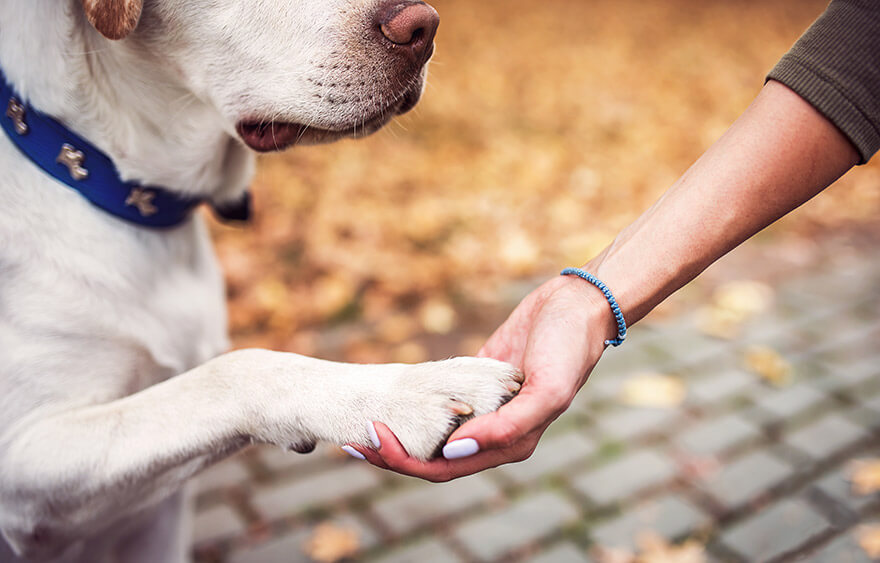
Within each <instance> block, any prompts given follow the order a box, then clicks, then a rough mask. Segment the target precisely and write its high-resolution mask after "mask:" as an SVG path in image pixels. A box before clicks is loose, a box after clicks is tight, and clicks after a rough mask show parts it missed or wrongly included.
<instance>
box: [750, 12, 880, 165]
mask: <svg viewBox="0 0 880 563" xmlns="http://www.w3.org/2000/svg"><path fill="white" fill-rule="evenodd" d="M767 78H768V79H773V80H777V81H779V82H782V83H783V84H785V85H786V86H788V87H789V88H791V89H792V90H794V91H795V92H797V93H798V94H799V95H800V96H801V97H802V98H804V99H805V100H806V101H807V102H809V103H810V104H811V105H812V106H813V107H815V108H816V109H817V110H818V111H819V112H821V113H822V114H823V115H824V116H825V117H827V118H828V119H829V120H830V121H831V122H832V123H834V124H835V125H836V126H837V128H838V129H840V130H841V131H842V132H843V134H844V135H846V136H847V137H848V138H849V140H850V141H852V144H853V145H854V146H855V147H856V148H857V149H858V151H859V154H860V155H861V163H862V164H864V163H865V162H867V161H868V160H869V159H870V158H871V156H873V155H874V153H875V152H877V150H878V149H880V0H833V1H832V2H831V4H830V5H829V6H828V9H827V10H826V11H825V13H823V14H822V15H821V16H820V17H819V19H818V20H816V22H815V23H814V24H813V25H812V27H810V29H808V30H807V31H806V33H804V35H803V36H802V37H801V38H800V39H799V40H798V42H797V43H795V45H794V47H792V48H791V51H789V52H788V53H787V54H786V55H785V56H783V57H782V59H781V60H780V61H779V63H778V64H777V65H776V67H775V68H774V69H773V70H772V71H770V74H769V75H767Z"/></svg>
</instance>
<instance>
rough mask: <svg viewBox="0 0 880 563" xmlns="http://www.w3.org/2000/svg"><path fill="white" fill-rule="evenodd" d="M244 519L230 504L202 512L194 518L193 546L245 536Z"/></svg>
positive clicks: (219, 505)
mask: <svg viewBox="0 0 880 563" xmlns="http://www.w3.org/2000/svg"><path fill="white" fill-rule="evenodd" d="M246 528H247V526H246V524H245V522H244V519H242V517H241V516H240V515H239V514H238V513H237V512H236V511H235V510H234V509H233V508H232V507H231V506H229V505H228V504H218V505H214V506H212V507H210V508H207V509H205V510H200V511H198V512H197V513H196V515H195V518H193V544H195V545H199V544H202V543H208V542H212V541H217V540H220V539H225V538H232V537H236V536H240V535H242V534H244V532H245V530H246Z"/></svg>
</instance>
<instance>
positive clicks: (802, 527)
mask: <svg viewBox="0 0 880 563" xmlns="http://www.w3.org/2000/svg"><path fill="white" fill-rule="evenodd" d="M828 530H829V525H828V522H827V521H826V520H825V518H824V517H822V515H821V514H819V513H818V512H817V511H816V510H815V509H814V508H813V507H812V506H810V505H809V504H807V503H806V502H805V501H804V500H802V499H785V500H782V501H780V502H778V503H776V504H773V505H771V506H768V507H766V508H765V509H763V510H761V511H760V512H758V513H757V514H755V515H753V516H750V517H749V518H748V519H746V520H743V521H742V522H739V523H738V524H736V525H735V526H733V527H732V528H729V529H728V530H725V531H724V532H722V534H721V543H722V544H723V545H724V546H725V547H727V548H728V549H730V550H732V551H733V552H735V553H737V554H738V555H740V556H741V557H742V558H743V559H745V560H746V561H769V560H772V559H775V558H777V557H781V556H783V555H787V554H791V553H792V552H793V551H795V550H796V549H798V548H799V547H801V546H803V545H804V544H805V543H807V542H809V541H810V540H812V539H814V538H817V537H818V536H820V535H821V534H823V533H825V532H827V531H828Z"/></svg>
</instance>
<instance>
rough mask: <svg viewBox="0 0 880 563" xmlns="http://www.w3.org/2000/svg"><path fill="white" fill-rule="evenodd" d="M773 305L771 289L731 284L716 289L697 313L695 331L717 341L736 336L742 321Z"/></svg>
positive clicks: (762, 286)
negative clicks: (709, 300) (697, 330)
mask: <svg viewBox="0 0 880 563" xmlns="http://www.w3.org/2000/svg"><path fill="white" fill-rule="evenodd" d="M772 302H773V289H772V288H771V287H770V286H768V285H767V284H764V283H760V282H756V281H734V282H729V283H726V284H724V285H721V286H720V287H718V288H717V289H716V290H715V292H714V293H713V294H712V299H711V303H710V304H709V305H707V306H705V307H701V308H700V309H699V310H698V311H697V328H699V329H700V330H701V331H703V332H704V333H706V334H708V335H710V336H715V337H717V338H725V339H728V340H730V339H733V338H736V337H737V336H739V333H740V329H741V327H742V325H743V323H745V322H746V321H748V320H749V319H751V318H752V317H754V316H755V315H757V314H759V313H761V312H763V311H766V310H767V309H768V308H769V307H770V304H771V303H772Z"/></svg>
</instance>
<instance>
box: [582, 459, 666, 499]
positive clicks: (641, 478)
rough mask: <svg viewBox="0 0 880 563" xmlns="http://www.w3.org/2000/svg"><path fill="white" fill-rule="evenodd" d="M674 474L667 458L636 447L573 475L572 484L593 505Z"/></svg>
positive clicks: (622, 497) (664, 479)
mask: <svg viewBox="0 0 880 563" xmlns="http://www.w3.org/2000/svg"><path fill="white" fill-rule="evenodd" d="M675 474H676V467H675V464H674V463H673V462H672V460H671V459H670V458H668V457H665V456H662V455H660V454H659V453H657V452H656V451H652V450H639V451H635V452H630V453H628V454H626V455H625V456H624V457H621V458H619V459H617V460H615V461H612V462H611V463H608V464H606V465H603V466H602V467H599V468H597V469H594V470H591V471H589V472H587V473H584V474H582V475H580V476H578V477H576V478H575V479H574V480H573V481H572V485H573V486H574V487H575V488H576V489H577V490H578V491H580V492H581V493H583V494H584V495H586V496H587V497H589V498H590V500H592V501H593V502H595V503H596V504H599V505H606V504H610V503H612V502H620V501H623V500H625V499H626V498H628V497H630V496H632V495H634V494H636V493H638V492H640V491H643V490H645V489H648V488H651V487H655V486H658V485H661V484H663V483H665V482H668V481H670V480H672V478H673V477H675Z"/></svg>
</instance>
